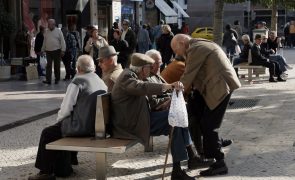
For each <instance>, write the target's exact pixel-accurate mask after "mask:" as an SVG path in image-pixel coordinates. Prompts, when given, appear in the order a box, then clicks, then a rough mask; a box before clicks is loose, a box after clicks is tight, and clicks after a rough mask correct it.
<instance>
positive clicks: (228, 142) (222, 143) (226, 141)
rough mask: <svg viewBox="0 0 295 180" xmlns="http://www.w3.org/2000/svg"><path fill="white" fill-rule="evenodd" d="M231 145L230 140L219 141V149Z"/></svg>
mask: <svg viewBox="0 0 295 180" xmlns="http://www.w3.org/2000/svg"><path fill="white" fill-rule="evenodd" d="M232 143H233V141H232V140H231V139H221V147H226V146H229V145H231V144H232Z"/></svg>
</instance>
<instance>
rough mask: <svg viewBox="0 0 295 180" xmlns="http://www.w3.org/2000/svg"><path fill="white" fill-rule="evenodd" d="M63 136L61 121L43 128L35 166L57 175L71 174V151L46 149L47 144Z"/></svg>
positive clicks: (44, 171)
mask: <svg viewBox="0 0 295 180" xmlns="http://www.w3.org/2000/svg"><path fill="white" fill-rule="evenodd" d="M60 138H62V133H61V122H59V123H57V124H54V125H52V126H49V127H47V128H45V129H43V131H42V133H41V137H40V141H39V147H38V152H37V157H36V163H35V167H36V168H38V169H40V171H42V172H43V173H46V174H52V173H54V174H55V175H57V176H69V175H70V174H71V172H72V171H73V170H72V167H71V164H70V163H71V152H69V151H56V150H46V149H45V146H46V144H48V143H50V142H53V141H56V140H58V139H60Z"/></svg>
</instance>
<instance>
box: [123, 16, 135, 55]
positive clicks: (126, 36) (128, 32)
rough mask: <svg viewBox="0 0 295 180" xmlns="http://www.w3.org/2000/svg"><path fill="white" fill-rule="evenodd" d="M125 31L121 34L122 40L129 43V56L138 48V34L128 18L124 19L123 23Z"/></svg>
mask: <svg viewBox="0 0 295 180" xmlns="http://www.w3.org/2000/svg"><path fill="white" fill-rule="evenodd" d="M122 27H123V32H122V35H121V40H125V41H127V43H128V51H127V54H128V57H129V56H130V55H131V54H132V53H133V52H134V51H135V48H136V44H137V42H136V35H135V33H134V31H133V30H132V29H131V27H130V22H129V20H128V19H124V21H123V23H122Z"/></svg>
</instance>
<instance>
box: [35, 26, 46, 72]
mask: <svg viewBox="0 0 295 180" xmlns="http://www.w3.org/2000/svg"><path fill="white" fill-rule="evenodd" d="M39 30H40V32H39V33H38V34H37V36H36V39H35V45H34V51H35V53H36V55H37V69H38V74H39V76H45V74H43V71H42V69H41V66H40V56H41V55H42V46H43V41H44V30H45V28H44V27H43V26H40V27H39Z"/></svg>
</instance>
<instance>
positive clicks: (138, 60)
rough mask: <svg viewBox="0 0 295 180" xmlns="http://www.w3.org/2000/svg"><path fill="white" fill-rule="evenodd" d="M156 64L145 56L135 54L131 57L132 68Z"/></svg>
mask: <svg viewBox="0 0 295 180" xmlns="http://www.w3.org/2000/svg"><path fill="white" fill-rule="evenodd" d="M154 63H155V61H154V60H153V59H152V58H151V57H149V56H147V55H145V54H141V53H134V54H132V56H131V65H132V66H136V67H141V66H144V65H152V64H154Z"/></svg>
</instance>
